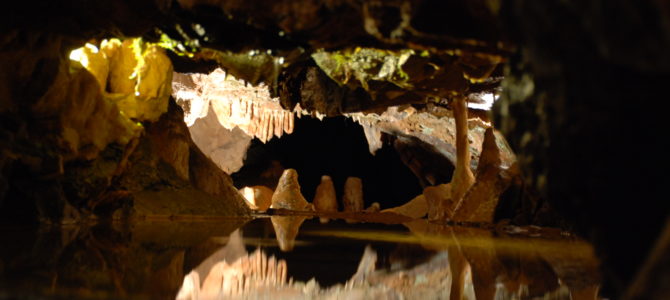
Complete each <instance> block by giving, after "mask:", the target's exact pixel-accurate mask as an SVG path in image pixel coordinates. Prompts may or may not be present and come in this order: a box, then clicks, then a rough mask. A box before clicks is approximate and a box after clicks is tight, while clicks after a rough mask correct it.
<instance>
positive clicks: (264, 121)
mask: <svg viewBox="0 0 670 300" xmlns="http://www.w3.org/2000/svg"><path fill="white" fill-rule="evenodd" d="M175 78H176V79H177V80H175V81H174V82H173V96H174V98H175V99H177V103H180V105H181V106H182V108H183V109H184V112H185V121H186V122H187V124H189V126H191V125H192V124H193V122H195V120H197V119H198V118H203V117H205V116H206V115H207V114H208V113H211V112H213V113H215V114H216V118H217V119H218V121H219V123H220V124H221V126H223V127H224V128H227V129H229V130H232V129H233V128H235V127H239V128H240V129H241V130H242V131H244V132H245V133H246V134H247V135H249V136H252V137H256V138H258V139H259V140H261V141H263V142H266V141H268V140H270V139H271V138H273V137H281V136H282V135H283V134H284V133H287V134H290V133H291V132H293V118H294V113H293V112H290V111H286V110H284V109H283V108H282V107H281V105H280V104H279V100H278V99H276V98H272V97H270V93H269V90H268V87H267V86H265V85H263V84H261V85H259V86H251V85H248V84H247V83H245V82H244V81H242V80H238V79H235V78H234V77H233V76H231V75H228V74H226V72H224V71H223V70H221V69H216V70H214V71H213V72H212V73H210V74H177V75H175Z"/></svg>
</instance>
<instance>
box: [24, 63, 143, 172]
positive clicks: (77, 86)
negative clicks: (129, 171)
mask: <svg viewBox="0 0 670 300" xmlns="http://www.w3.org/2000/svg"><path fill="white" fill-rule="evenodd" d="M61 68H69V70H62V71H60V72H59V73H58V75H57V76H56V78H55V80H54V84H53V85H51V87H50V89H49V91H48V92H47V93H46V94H45V96H44V97H43V98H42V99H41V100H40V101H38V102H37V103H36V104H35V105H34V106H33V107H32V111H33V113H34V115H35V116H36V117H38V118H43V119H50V118H56V119H57V120H59V125H58V126H59V127H60V132H61V138H62V139H61V141H60V142H61V143H62V144H61V146H62V147H63V148H64V149H67V153H68V155H67V156H66V157H65V158H66V160H67V159H68V158H74V157H81V158H85V159H92V158H94V157H96V156H97V154H98V153H99V152H100V151H101V150H102V149H104V148H105V147H107V145H108V144H110V143H117V144H121V145H125V144H127V143H128V141H130V140H131V139H132V138H135V137H137V136H139V133H140V132H141V131H142V126H141V125H138V124H136V123H135V122H133V121H131V120H130V119H128V118H127V117H126V116H124V115H123V114H122V113H121V112H120V111H119V110H118V108H117V107H116V105H114V103H113V102H112V101H110V100H109V99H108V97H107V96H106V95H104V94H103V93H102V92H101V91H100V86H99V84H98V82H97V78H95V77H94V76H93V75H92V74H91V73H90V72H89V71H87V70H86V69H84V68H82V66H81V65H80V64H78V63H72V64H69V66H68V65H67V64H63V65H62V66H61Z"/></svg>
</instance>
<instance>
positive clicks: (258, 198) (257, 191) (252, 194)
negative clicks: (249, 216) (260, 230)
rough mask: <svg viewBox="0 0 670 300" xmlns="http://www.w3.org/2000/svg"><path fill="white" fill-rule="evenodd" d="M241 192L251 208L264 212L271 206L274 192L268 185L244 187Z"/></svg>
mask: <svg viewBox="0 0 670 300" xmlns="http://www.w3.org/2000/svg"><path fill="white" fill-rule="evenodd" d="M240 193H242V195H243V196H244V198H245V199H246V200H247V204H248V205H249V207H250V208H251V209H253V210H257V211H260V212H264V211H266V210H267V209H268V208H270V205H271V204H272V194H273V193H274V192H273V191H272V190H271V189H270V188H268V187H266V186H262V185H256V186H251V187H249V186H246V187H243V188H242V189H240Z"/></svg>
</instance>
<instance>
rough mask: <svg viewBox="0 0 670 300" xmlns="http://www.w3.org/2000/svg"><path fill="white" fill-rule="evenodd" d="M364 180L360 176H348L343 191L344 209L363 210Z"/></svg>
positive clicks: (350, 210) (349, 210)
mask: <svg viewBox="0 0 670 300" xmlns="http://www.w3.org/2000/svg"><path fill="white" fill-rule="evenodd" d="M364 205H365V203H364V202H363V181H361V179H360V178H358V177H347V181H345V182H344V192H343V193H342V207H343V210H344V211H348V212H359V211H363V208H364Z"/></svg>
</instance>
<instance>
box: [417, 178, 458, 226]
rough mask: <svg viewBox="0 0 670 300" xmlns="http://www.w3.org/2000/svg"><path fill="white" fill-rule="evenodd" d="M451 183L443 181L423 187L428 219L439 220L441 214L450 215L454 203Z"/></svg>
mask: <svg viewBox="0 0 670 300" xmlns="http://www.w3.org/2000/svg"><path fill="white" fill-rule="evenodd" d="M451 194H452V192H451V184H450V183H445V184H440V185H436V186H429V187H427V188H425V189H423V196H424V197H425V198H426V205H427V206H428V219H429V220H440V219H441V218H442V217H443V216H446V215H452V214H453V209H454V206H455V203H454V201H453V198H452V196H451Z"/></svg>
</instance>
